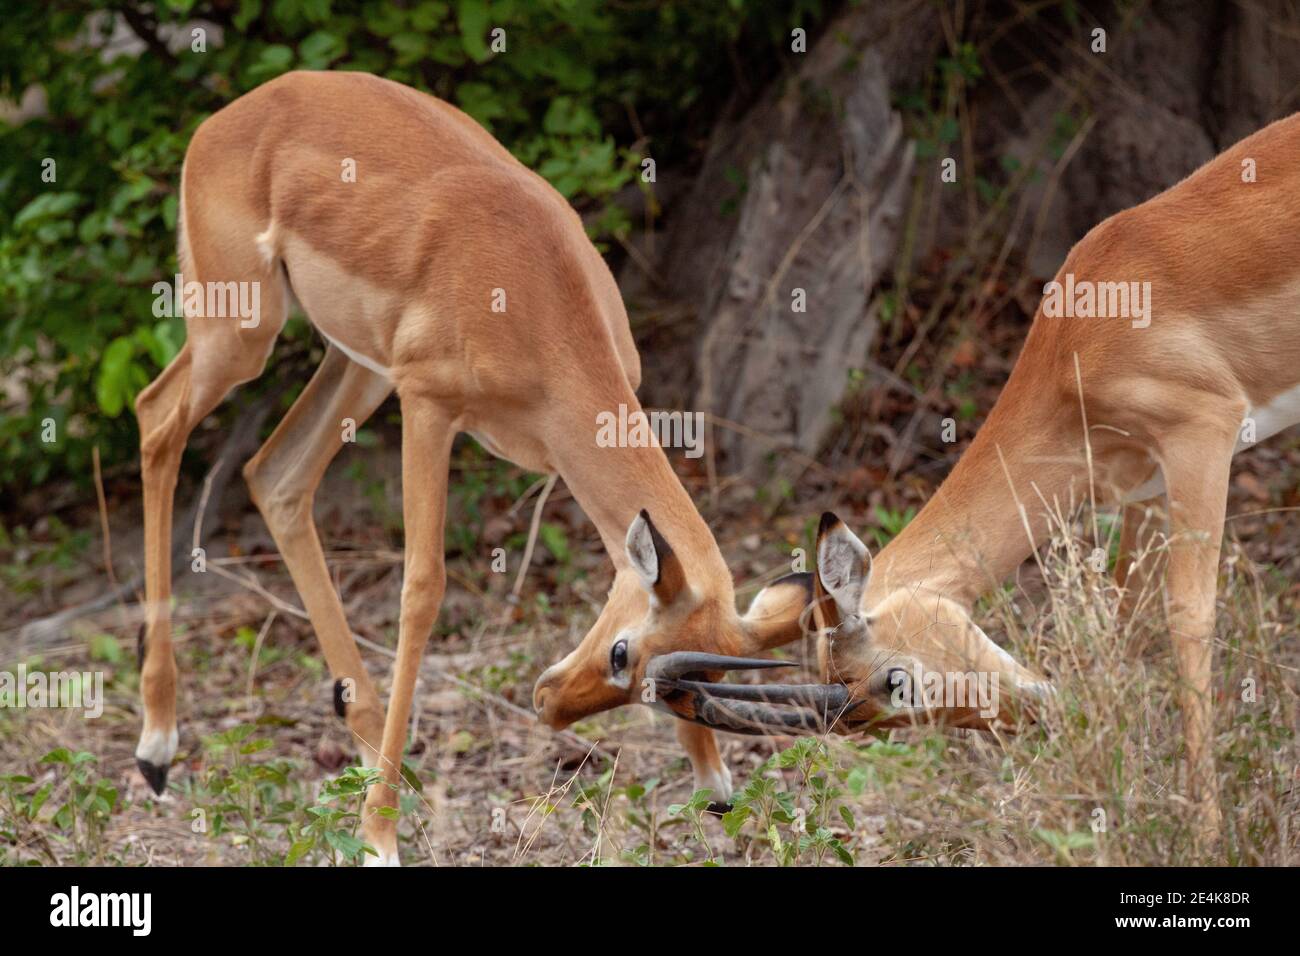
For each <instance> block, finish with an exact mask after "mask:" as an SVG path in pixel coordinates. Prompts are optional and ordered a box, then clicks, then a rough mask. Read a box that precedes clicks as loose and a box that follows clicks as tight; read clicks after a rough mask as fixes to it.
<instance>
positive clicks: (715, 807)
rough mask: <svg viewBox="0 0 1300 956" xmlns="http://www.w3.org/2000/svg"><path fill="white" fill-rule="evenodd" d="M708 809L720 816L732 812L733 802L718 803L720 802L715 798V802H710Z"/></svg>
mask: <svg viewBox="0 0 1300 956" xmlns="http://www.w3.org/2000/svg"><path fill="white" fill-rule="evenodd" d="M707 810H708V812H709V813H716V814H717V815H718V816H722V815H723V814H724V813H730V812H731V804H729V803H718V802H717V801H716V800H715V801H714V802H713V803H710V804H709V806H708V808H707Z"/></svg>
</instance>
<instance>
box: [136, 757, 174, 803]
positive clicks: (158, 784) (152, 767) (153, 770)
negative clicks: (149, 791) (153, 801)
mask: <svg viewBox="0 0 1300 956" xmlns="http://www.w3.org/2000/svg"><path fill="white" fill-rule="evenodd" d="M135 765H136V766H137V767H139V768H140V773H141V774H142V775H143V776H144V779H145V780H147V781H148V782H149V786H150V787H152V788H153V792H154V793H156V794H158V795H159V796H162V792H163V791H164V790H165V789H167V771H168V769H170V768H168V767H160V766H158V765H157V764H153V763H150V762H149V761H147V760H141V759H140V758H139V757H136V758H135Z"/></svg>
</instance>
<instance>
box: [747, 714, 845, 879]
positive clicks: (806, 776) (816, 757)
mask: <svg viewBox="0 0 1300 956" xmlns="http://www.w3.org/2000/svg"><path fill="white" fill-rule="evenodd" d="M779 770H792V771H794V776H795V779H796V781H797V787H796V789H794V790H789V789H786V788H785V787H784V786H783V777H782V776H781V775H780V774H778V773H776V771H779ZM849 775H850V771H849V770H846V769H844V768H842V767H837V766H836V765H835V763H834V761H833V760H832V758H831V755H830V752H829V750H828V748H827V746H826V744H825V743H824V742H823V741H821V740H819V739H817V738H815V737H805V738H803V739H801V740H798V741H796V742H795V744H794V745H793V746H791V747H788V748H787V749H785V750H783V751H781V752H780V753H778V754H776V755H775V756H773V757H771V758H769V759H768V760H767V761H766V762H765V763H764V764H763V765H762V766H761V767H759V768H758V770H757V771H755V773H754V775H753V776H752V777H751V778H750V780H749V782H748V783H747V784H746V785H745V786H744V787H743V788H742V789H741V790H740V791H739V792H738V793H736V794H735V795H734V796H733V797H732V809H731V810H730V811H729V812H728V813H726V814H725V815H724V816H723V818H722V826H723V829H724V830H725V831H726V833H727V836H729V837H732V838H733V839H736V840H737V842H738V843H739V844H742V845H744V844H745V843H751V844H752V843H757V844H760V845H762V844H766V845H767V847H768V848H769V850H770V851H771V853H772V856H773V857H774V859H775V861H776V863H777V865H778V866H794V865H795V864H797V863H811V864H813V865H820V864H823V863H825V862H827V861H828V860H829V859H830V858H831V857H834V858H835V859H836V860H838V861H839V862H841V863H843V864H845V865H846V866H852V865H853V863H854V860H853V854H852V853H851V852H850V851H849V849H848V847H847V846H845V844H844V841H843V840H842V839H840V837H839V836H837V835H836V833H835V830H834V829H833V828H832V827H833V826H843V827H846V828H847V830H848V832H849V833H850V834H852V833H853V832H854V830H855V829H856V821H855V820H854V817H853V812H852V811H851V810H850V809H849V808H848V806H846V805H845V804H844V803H843V802H842V798H843V796H844V795H845V788H844V786H842V785H841V784H844V783H845V781H846V780H847V779H848V777H849ZM783 829H784V830H786V831H787V832H788V834H789V836H788V838H783V837H782V836H781V831H782V830H783ZM747 830H748V831H752V833H747V832H746V831H747Z"/></svg>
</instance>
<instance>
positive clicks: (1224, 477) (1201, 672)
mask: <svg viewBox="0 0 1300 956" xmlns="http://www.w3.org/2000/svg"><path fill="white" fill-rule="evenodd" d="M1240 420H1241V414H1236V415H1235V416H1229V417H1227V418H1225V419H1224V420H1222V421H1207V422H1198V423H1197V425H1196V426H1195V427H1190V428H1187V429H1180V430H1179V431H1177V432H1175V433H1174V434H1173V435H1171V436H1168V437H1167V438H1166V439H1164V440H1162V441H1161V443H1160V445H1161V447H1160V451H1161V459H1162V465H1163V467H1164V471H1165V478H1166V482H1167V486H1168V493H1169V504H1170V509H1169V510H1170V531H1171V538H1170V546H1169V569H1168V575H1167V591H1166V615H1167V618H1168V621H1169V634H1170V639H1171V640H1172V642H1173V650H1174V659H1175V662H1176V664H1177V667H1178V677H1179V685H1180V686H1179V700H1180V703H1181V705H1182V711H1183V725H1184V736H1185V737H1186V741H1187V789H1188V794H1189V796H1190V798H1191V800H1192V802H1193V804H1194V805H1195V813H1196V837H1197V840H1198V842H1200V843H1201V844H1202V845H1205V846H1210V845H1212V844H1213V843H1214V842H1215V841H1216V839H1217V837H1218V833H1219V825H1220V811H1219V803H1218V781H1217V778H1216V777H1215V773H1214V752H1213V748H1212V743H1213V732H1214V726H1213V712H1212V703H1213V702H1212V699H1211V692H1212V688H1211V678H1212V665H1213V648H1214V645H1213V641H1214V618H1215V592H1216V589H1217V585H1218V572H1219V549H1220V546H1221V544H1222V540H1223V525H1224V511H1225V509H1226V508H1227V503H1228V476H1229V471H1230V468H1231V463H1232V450H1233V448H1234V446H1235V444H1236V429H1237V422H1239V421H1240Z"/></svg>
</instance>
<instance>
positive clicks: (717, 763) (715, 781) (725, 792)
mask: <svg viewBox="0 0 1300 956" xmlns="http://www.w3.org/2000/svg"><path fill="white" fill-rule="evenodd" d="M676 724H677V742H678V743H680V744H681V745H682V748H683V749H684V750H685V751H686V756H688V757H689V758H690V760H691V769H692V770H693V771H694V774H695V789H696V790H705V789H707V790H712V791H713V795H712V799H713V806H714V808H718V809H720V808H721V807H722V806H723V805H725V804H726V803H727V801H729V800H730V799H731V771H730V770H728V769H727V765H726V764H725V763H723V762H722V755H721V754H719V753H718V741H717V738H716V737H714V736H713V731H712V730H710V729H709V728H708V727H701V726H700V725H699V724H692V723H690V722H689V721H686V720H679V721H676Z"/></svg>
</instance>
